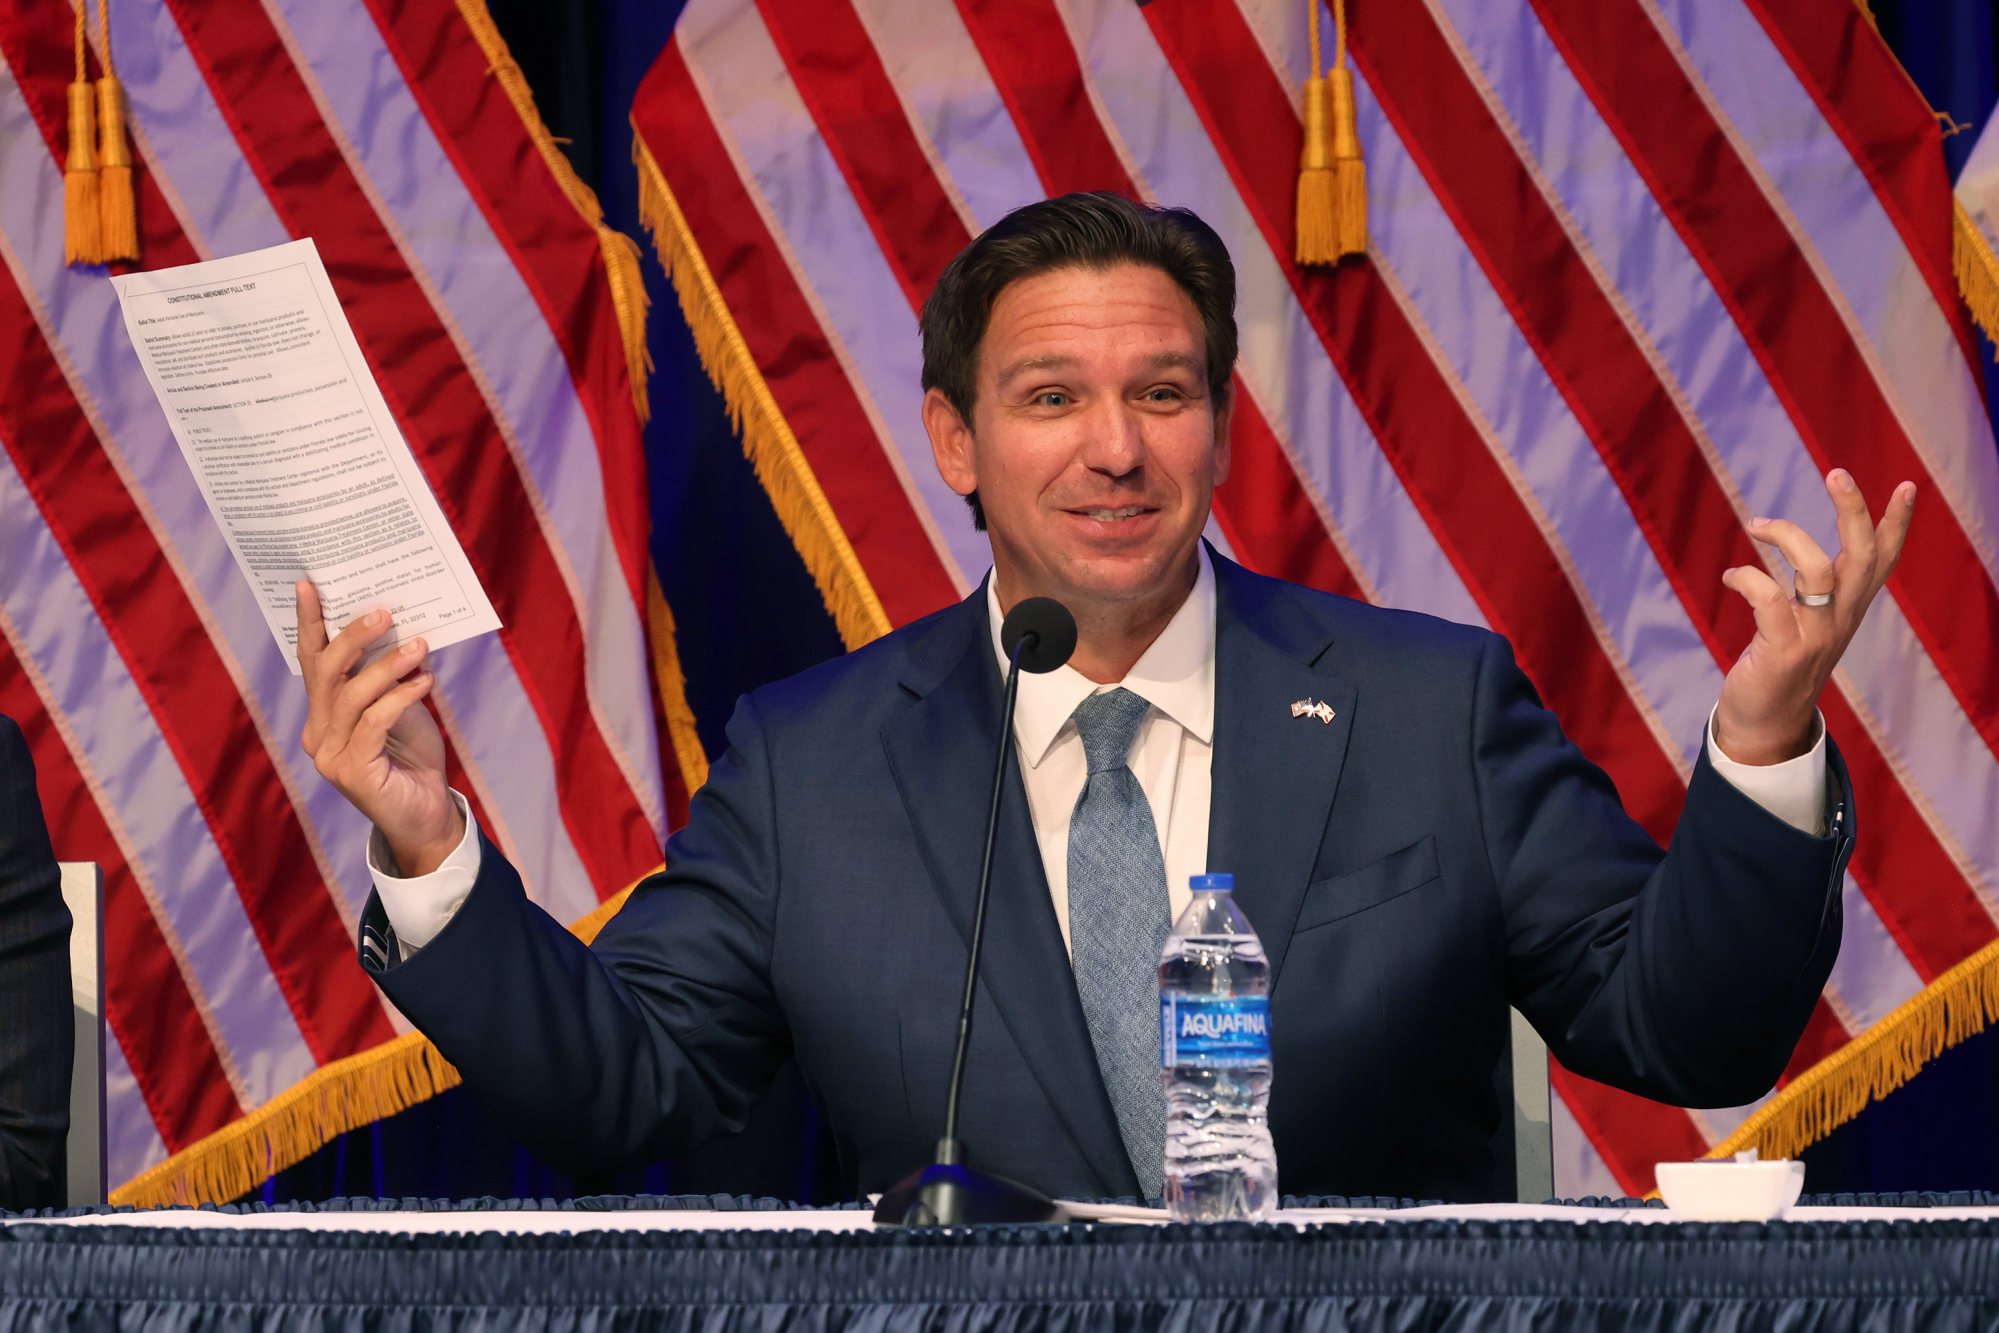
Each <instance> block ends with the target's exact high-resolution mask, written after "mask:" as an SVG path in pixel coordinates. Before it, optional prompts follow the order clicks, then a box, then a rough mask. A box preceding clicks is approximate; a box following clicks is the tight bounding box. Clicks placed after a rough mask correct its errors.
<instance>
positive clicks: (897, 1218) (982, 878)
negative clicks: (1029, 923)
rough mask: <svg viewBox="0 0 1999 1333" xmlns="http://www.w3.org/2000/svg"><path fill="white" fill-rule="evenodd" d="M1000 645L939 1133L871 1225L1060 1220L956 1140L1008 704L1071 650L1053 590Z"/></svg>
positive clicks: (1024, 612) (1056, 1209)
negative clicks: (996, 734)
mask: <svg viewBox="0 0 1999 1333" xmlns="http://www.w3.org/2000/svg"><path fill="white" fill-rule="evenodd" d="M1000 647H1001V648H1003V649H1005V650H1006V655H1007V662H1008V666H1007V672H1006V705H1005V708H1004V710H1003V711H1002V714H1001V717H1000V743H999V753H998V755H997V756H996V757H995V759H994V762H993V796H992V801H991V802H990V803H989V804H988V806H987V807H986V850H985V856H984V858H983V860H981V862H980V863H979V897H978V902H977V905H976V906H974V907H973V909H972V945H971V948H970V949H969V950H968V951H967V953H966V957H965V994H964V998H963V999H961V1000H960V1001H959V1003H958V1050H957V1054H956V1055H954V1056H953V1057H952V1060H951V1086H950V1093H949V1096H948V1099H947V1100H946V1101H945V1103H944V1137H943V1138H941V1139H939V1140H937V1158H936V1160H935V1161H933V1162H932V1163H931V1164H930V1165H929V1166H926V1167H924V1168H923V1169H921V1170H919V1171H916V1172H914V1173H913V1174H911V1175H908V1176H905V1177H903V1178H902V1179H901V1180H899V1181H897V1182H896V1184H895V1186H894V1187H893V1188H892V1189H890V1190H889V1191H888V1193H886V1194H884V1195H882V1197H881V1202H880V1203H878V1204H876V1205H875V1224H876V1225H877V1226H904V1227H953V1226H968V1225H969V1226H980V1225H991V1224H995V1223H1003V1222H1065V1221H1067V1220H1068V1218H1069V1215H1068V1213H1066V1212H1064V1211H1063V1209H1062V1207H1061V1205H1059V1204H1057V1203H1055V1202H1053V1201H1052V1200H1050V1199H1048V1198H1046V1197H1045V1196H1043V1195H1042V1194H1041V1193H1040V1192H1039V1191H1037V1190H1033V1189H1030V1188H1029V1187H1027V1186H1026V1185H1022V1184H1020V1183H1019V1182H1018V1181H1013V1180H1007V1179H1005V1178H1004V1177H1001V1176H989V1175H986V1174H985V1173H983V1172H979V1171H974V1170H972V1169H971V1168H969V1167H967V1166H966V1165H965V1161H964V1158H965V1145H964V1144H962V1143H960V1142H958V1093H959V1091H960V1090H961V1089H962V1088H963V1087H964V1083H965V1051H966V1048H967V1047H968V1046H969V1045H970V1044H971V1039H972V996H973V995H974V994H975V993H976V992H977V989H978V983H979V951H980V949H981V948H982V947H983V946H984V944H985V938H986V895H987V891H988V890H989V889H990V888H991V887H992V878H993V842H994V840H995V839H996V838H997V836H998V834H999V810H1000V793H1001V792H1002V791H1004V790H1006V761H1007V759H1008V758H1009V757H1011V756H1012V754H1013V706H1014V701H1015V700H1016V699H1017V698H1018V697H1019V695H1020V673H1021V672H1023V671H1029V672H1032V673H1034V674H1035V675H1037V676H1038V675H1041V674H1043V673H1045V672H1049V671H1053V670H1054V669H1055V668H1056V667H1059V666H1061V665H1062V664H1063V663H1064V662H1066V661H1068V660H1069V655H1070V654H1071V653H1073V652H1075V651H1076V617H1074V616H1072V615H1070V614H1069V608H1068V607H1066V606H1064V605H1062V603H1060V602H1058V601H1056V600H1055V599H1054V598H1052V597H1029V598H1027V599H1026V600H1024V601H1022V602H1021V603H1020V604H1019V605H1017V606H1015V607H1014V608H1013V610H1011V611H1009V612H1007V616H1006V619H1005V620H1004V621H1002V622H1001V623H1000Z"/></svg>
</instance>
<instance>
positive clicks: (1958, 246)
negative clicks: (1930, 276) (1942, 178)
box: [1950, 199, 1999, 342]
mask: <svg viewBox="0 0 1999 1333" xmlns="http://www.w3.org/2000/svg"><path fill="white" fill-rule="evenodd" d="M1951 213H1952V221H1951V238H1950V241H1951V244H1950V258H1951V268H1952V269H1953V270H1954V271H1955V272H1956V274H1957V291H1958V295H1960V296H1962V297H1963V298H1964V304H1965V308H1966V309H1968V310H1970V311H1971V317H1972V318H1973V319H1975V320H1977V321H1978V327H1980V328H1982V329H1984V330H1985V336H1986V337H1988V338H1990V339H1992V341H1994V342H1999V256H1995V255H1994V254H1993V253H1992V244H1991V242H1990V241H1987V240H1986V239H1985V233H1984V232H1982V231H1980V230H1979V229H1978V224H1977V223H1976V222H1974V221H1972V218H1971V212H1970V210H1969V209H1967V208H1965V206H1964V203H1963V201H1962V200H1958V199H1953V200H1952V201H1951Z"/></svg>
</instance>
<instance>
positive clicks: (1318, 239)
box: [1297, 5, 1352, 264]
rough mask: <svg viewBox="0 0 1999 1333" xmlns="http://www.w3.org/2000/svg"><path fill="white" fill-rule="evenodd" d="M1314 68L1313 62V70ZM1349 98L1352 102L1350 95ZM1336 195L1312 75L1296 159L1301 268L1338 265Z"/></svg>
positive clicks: (1321, 98)
mask: <svg viewBox="0 0 1999 1333" xmlns="http://www.w3.org/2000/svg"><path fill="white" fill-rule="evenodd" d="M1316 8H1317V6H1316V5H1315V6H1314V9H1316ZM1315 26H1316V25H1315ZM1317 64H1318V62H1317V61H1316V60H1314V61H1313V65H1314V67H1315V69H1316V66H1317ZM1348 96H1349V98H1351V96H1352V93H1351V91H1349V93H1348ZM1335 193H1336V192H1335V189H1334V173H1333V136H1332V128H1331V126H1330V125H1328V124H1327V119H1326V80H1324V79H1322V78H1320V77H1319V76H1318V75H1317V73H1316V72H1315V73H1314V74H1313V76H1312V77H1311V78H1309V79H1307V80H1305V148H1304V151H1303V152H1302V153H1300V154H1299V156H1298V253H1297V258H1298V262H1299V263H1300V264H1334V263H1338V262H1339V258H1340V238H1339V227H1338V224H1337V223H1336V222H1335V221H1334V216H1333V214H1334V209H1335V206H1336V204H1335Z"/></svg>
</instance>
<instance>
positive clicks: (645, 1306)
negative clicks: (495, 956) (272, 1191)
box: [0, 1197, 1999, 1333]
mask: <svg viewBox="0 0 1999 1333" xmlns="http://www.w3.org/2000/svg"><path fill="white" fill-rule="evenodd" d="M1995 1203H1999V1201H1995V1200H1991V1199H1969V1198H1938V1197H1926V1198H1922V1199H1915V1200H1911V1199H1908V1198H1899V1199H1894V1200H1841V1201H1837V1205H1838V1206H1814V1207H1805V1208H1801V1209H1799V1210H1796V1211H1795V1212H1794V1215H1793V1216H1792V1217H1791V1218H1790V1219H1789V1220H1786V1221H1781V1222H1774V1223H1768V1224H1748V1223H1728V1224H1711V1223H1683V1222H1676V1221H1674V1220H1672V1218H1671V1216H1670V1214H1668V1213H1667V1212H1665V1210H1663V1209H1659V1208H1656V1207H1633V1206H1625V1207H1606V1206H1584V1205H1546V1206H1540V1207H1522V1206H1519V1205H1491V1206H1484V1207H1472V1208H1442V1207H1431V1208H1423V1207H1384V1206H1378V1205H1374V1204H1368V1205H1363V1206H1352V1205H1349V1204H1346V1203H1343V1202H1339V1201H1333V1202H1331V1203H1329V1204H1328V1205H1326V1206H1322V1207H1308V1208H1297V1209H1289V1210H1287V1211H1286V1212H1285V1213H1284V1214H1282V1215H1281V1216H1280V1219H1279V1220H1278V1221H1277V1222H1275V1223H1272V1224H1267V1225H1260V1226H1251V1225H1244V1224H1232V1225H1223V1226H1214V1227H1184V1226H1166V1225H1146V1224H1120V1223H1112V1222H1100V1223H1093V1224H1072V1225H1067V1226H1022V1227H1006V1228H996V1229H985V1230H980V1231H976V1232H974V1231H968V1230H957V1231H917V1232H878V1231H875V1230H874V1229H873V1228H872V1227H871V1226H870V1225H869V1223H868V1216H867V1214H866V1213H865V1212H861V1211H858V1210H830V1211H805V1210H792V1209H788V1208H785V1207H783V1206H781V1205H770V1204H759V1203H755V1202H752V1201H744V1200H734V1199H671V1200H664V1199H596V1200H579V1201H577V1202H576V1203H575V1204H563V1205H557V1204H534V1203H521V1202H511V1203H500V1202H498V1201H493V1200H478V1201H471V1202H468V1203H463V1204H440V1203H436V1202H422V1201H409V1202H406V1203H405V1204H403V1205H392V1204H391V1205H384V1204H381V1203H378V1202H376V1201H335V1202H334V1203H332V1204H328V1205H320V1206H311V1207H299V1208H281V1209H265V1208H262V1207H256V1208H249V1209H241V1210H236V1209H232V1210H201V1211H195V1210H167V1211H158V1212H140V1213H133V1212H116V1213H114V1212H108V1211H100V1212H96V1213H91V1214H82V1215H74V1216H63V1217H48V1218H22V1219H9V1220H8V1221H7V1223H6V1225H5V1226H4V1227H0V1329H11V1328H42V1327H48V1326H51V1325H59V1324H68V1325H72V1326H81V1327H110V1326H117V1325H120V1324H124V1325H130V1326H139V1325H143V1326H144V1327H146V1328H147V1329H178V1328H188V1329H194V1328H200V1329H216V1328H222V1329H227V1328H287V1327H311V1328H345V1327H353V1328H368V1329H403V1328H409V1329H416V1328H424V1329H432V1328H473V1327H507V1328H517V1327H537V1328H561V1329H597V1328H623V1327H637V1326H643V1327H647V1328H670V1329H688V1330H703V1331H704V1333H705V1331H706V1330H717V1331H720V1330H734V1329H755V1330H759V1333H772V1331H774V1330H788V1329H808V1330H813V1331H814V1333H818V1331H819V1330H835V1329H850V1328H851V1329H869V1330H875V1329H900V1328H921V1329H925V1330H958V1329H965V1330H972V1329H981V1330H983V1329H998V1330H1015V1329H1029V1328H1033V1329H1044V1328H1053V1329H1084V1328H1091V1329H1094V1328H1104V1327H1117V1328H1153V1327H1160V1328H1172V1329H1185V1330H1203V1329H1217V1330H1247V1329H1255V1328H1266V1327H1268V1328H1291V1327H1297V1328H1327V1329H1331V1328H1342V1329H1344V1328H1394V1329H1418V1328H1478V1329H1486V1328H1509V1327H1518V1328H1530V1327H1531V1328H1639V1329H1752V1328H1772V1327H1783V1328H1813V1329H1817V1328H1827V1329H1844V1328H1853V1329H1861V1328H1865V1329H1895V1328H1917V1327H1920V1328H1924V1329H1954V1328H1966V1329H1987V1328H1994V1327H1999V1207H1995V1206H1994V1204H1995ZM1912 1205H1913V1206H1912Z"/></svg>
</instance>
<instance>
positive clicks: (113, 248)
mask: <svg viewBox="0 0 1999 1333" xmlns="http://www.w3.org/2000/svg"><path fill="white" fill-rule="evenodd" d="M109 49H110V48H109V47H107V48H106V54H107V58H106V61H105V74H104V77H103V78H101V79H99V80H98V81H97V129H98V142H99V143H100V145H101V147H100V148H99V150H98V162H99V164H100V165H99V167H98V182H99V189H98V207H99V211H100V216H101V217H102V219H103V227H104V235H103V242H104V261H105V262H106V263H109V262H110V261H112V260H114V259H137V258H138V257H139V207H138V201H137V199H136V197H135V195H134V193H133V189H132V149H131V147H130V145H129V144H128V143H127V141H126V138H125V89H124V86H123V85H121V84H120V83H119V82H118V76H117V75H116V74H113V73H111V72H110V61H109Z"/></svg>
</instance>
